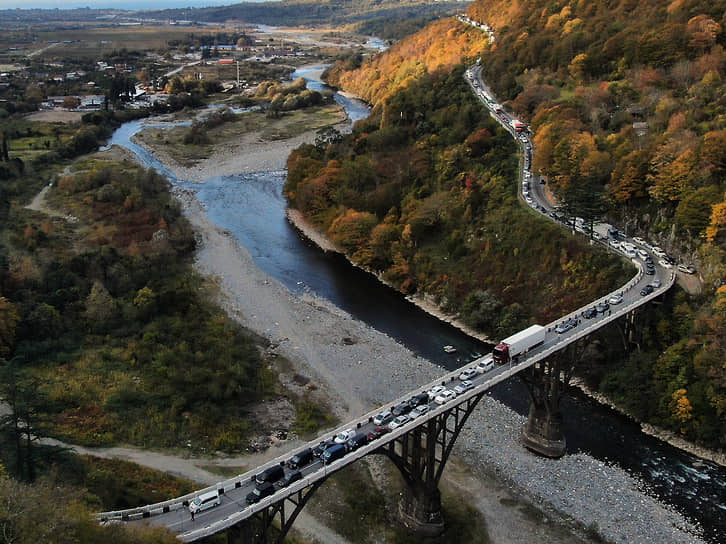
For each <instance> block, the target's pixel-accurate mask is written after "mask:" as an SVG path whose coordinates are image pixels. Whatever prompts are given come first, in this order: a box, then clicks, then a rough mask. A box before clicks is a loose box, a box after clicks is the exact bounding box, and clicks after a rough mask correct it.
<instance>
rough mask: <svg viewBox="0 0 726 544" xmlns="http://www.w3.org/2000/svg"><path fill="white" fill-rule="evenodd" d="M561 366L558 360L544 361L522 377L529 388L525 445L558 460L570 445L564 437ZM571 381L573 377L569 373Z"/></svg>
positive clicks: (524, 429) (524, 435)
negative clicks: (561, 407)
mask: <svg viewBox="0 0 726 544" xmlns="http://www.w3.org/2000/svg"><path fill="white" fill-rule="evenodd" d="M561 374H562V371H561V366H560V362H559V360H558V359H554V360H551V361H540V362H538V363H535V364H534V365H533V366H532V367H530V368H528V369H526V370H524V371H523V372H521V373H520V374H519V377H520V379H521V380H522V381H523V382H524V384H525V385H526V386H527V391H528V392H529V398H530V405H529V417H528V418H527V423H525V425H524V428H523V429H522V443H523V444H524V446H525V447H526V448H527V449H529V450H532V451H533V452H535V453H538V454H540V455H544V456H545V457H553V458H558V457H562V456H563V455H564V454H565V451H566V446H567V443H566V441H565V436H564V435H563V434H562V413H561V412H560V398H561V397H562V387H561V386H562V382H561V381H560V378H561ZM565 376H566V379H567V380H569V377H568V376H569V373H567V372H565Z"/></svg>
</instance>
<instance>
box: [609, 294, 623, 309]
mask: <svg viewBox="0 0 726 544" xmlns="http://www.w3.org/2000/svg"><path fill="white" fill-rule="evenodd" d="M622 301H623V295H621V294H620V293H616V294H614V295H613V296H611V297H610V298H609V299H608V304H612V305H613V306H615V305H616V304H620V303H621V302H622Z"/></svg>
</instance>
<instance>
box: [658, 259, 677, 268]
mask: <svg viewBox="0 0 726 544" xmlns="http://www.w3.org/2000/svg"><path fill="white" fill-rule="evenodd" d="M658 264H659V265H661V266H662V267H663V268H673V263H670V262H668V261H666V260H665V259H660V260H659V261H658Z"/></svg>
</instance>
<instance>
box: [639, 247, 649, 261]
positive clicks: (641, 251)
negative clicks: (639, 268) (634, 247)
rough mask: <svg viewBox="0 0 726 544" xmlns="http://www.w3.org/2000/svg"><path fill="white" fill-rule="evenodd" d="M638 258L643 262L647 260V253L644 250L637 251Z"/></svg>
mask: <svg viewBox="0 0 726 544" xmlns="http://www.w3.org/2000/svg"><path fill="white" fill-rule="evenodd" d="M638 257H640V258H641V259H643V260H645V259H647V258H648V252H647V251H645V250H644V249H639V250H638Z"/></svg>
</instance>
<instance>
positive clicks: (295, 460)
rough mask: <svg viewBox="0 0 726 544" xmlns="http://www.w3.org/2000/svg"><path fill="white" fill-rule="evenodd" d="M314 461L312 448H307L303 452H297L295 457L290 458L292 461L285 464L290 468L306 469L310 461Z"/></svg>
mask: <svg viewBox="0 0 726 544" xmlns="http://www.w3.org/2000/svg"><path fill="white" fill-rule="evenodd" d="M312 460H313V450H312V448H305V449H304V450H302V451H299V452H297V453H296V454H295V455H293V456H292V457H290V460H289V461H287V463H285V464H286V465H287V466H288V467H289V468H292V469H296V468H300V467H304V466H305V465H307V464H308V463H309V462H310V461H312Z"/></svg>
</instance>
